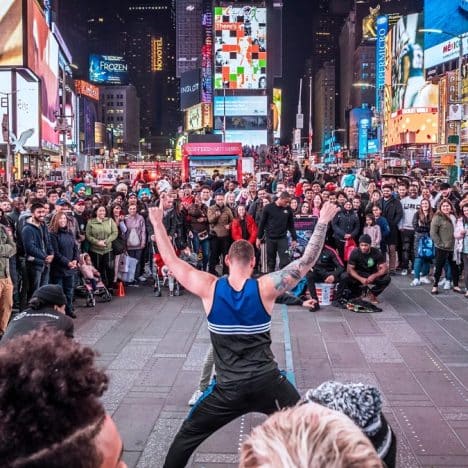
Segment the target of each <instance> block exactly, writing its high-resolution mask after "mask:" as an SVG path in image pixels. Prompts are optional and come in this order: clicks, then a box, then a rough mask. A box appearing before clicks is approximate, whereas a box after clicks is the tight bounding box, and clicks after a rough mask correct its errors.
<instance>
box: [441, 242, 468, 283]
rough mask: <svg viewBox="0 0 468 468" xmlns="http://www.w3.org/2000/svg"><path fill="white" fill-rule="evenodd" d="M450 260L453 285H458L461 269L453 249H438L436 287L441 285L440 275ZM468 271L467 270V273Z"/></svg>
mask: <svg viewBox="0 0 468 468" xmlns="http://www.w3.org/2000/svg"><path fill="white" fill-rule="evenodd" d="M446 262H448V263H449V265H450V270H451V271H452V281H453V287H457V286H458V282H459V280H460V270H459V269H458V265H457V264H456V262H455V261H454V260H453V251H452V250H442V249H437V248H436V252H435V270H434V287H435V288H437V286H439V281H440V277H441V275H442V270H443V268H444V265H445V263H446ZM466 274H467V273H466V272H465V275H466Z"/></svg>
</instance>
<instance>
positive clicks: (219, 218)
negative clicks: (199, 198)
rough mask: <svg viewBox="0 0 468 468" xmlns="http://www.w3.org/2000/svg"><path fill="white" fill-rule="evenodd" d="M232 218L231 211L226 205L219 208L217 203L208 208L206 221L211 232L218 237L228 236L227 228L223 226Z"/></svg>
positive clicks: (229, 222)
mask: <svg viewBox="0 0 468 468" xmlns="http://www.w3.org/2000/svg"><path fill="white" fill-rule="evenodd" d="M218 212H219V213H220V214H218ZM233 218H234V216H233V214H232V211H231V209H230V208H228V207H227V206H223V207H222V208H220V207H219V206H218V205H213V206H210V207H209V208H208V222H209V223H210V225H211V232H212V233H214V234H215V235H216V236H218V237H228V236H229V234H230V233H229V230H228V229H226V227H225V226H227V225H228V224H231V222H232V220H233Z"/></svg>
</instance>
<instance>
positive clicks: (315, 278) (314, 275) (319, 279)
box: [306, 270, 344, 299]
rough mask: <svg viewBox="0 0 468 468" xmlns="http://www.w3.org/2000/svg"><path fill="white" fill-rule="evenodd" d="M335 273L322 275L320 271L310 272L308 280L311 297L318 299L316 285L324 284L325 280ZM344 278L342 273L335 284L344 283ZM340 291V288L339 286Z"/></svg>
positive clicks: (307, 276)
mask: <svg viewBox="0 0 468 468" xmlns="http://www.w3.org/2000/svg"><path fill="white" fill-rule="evenodd" d="M332 274H333V273H327V274H321V273H319V272H318V271H314V270H312V271H309V272H308V273H307V275H306V279H307V287H308V288H309V292H310V297H311V298H313V299H317V290H316V289H315V284H316V283H324V282H325V280H326V279H327V278H328V277H329V276H330V275H332ZM343 276H344V273H342V274H341V275H340V276H339V277H338V278H335V284H336V283H338V284H339V283H340V281H342V279H343ZM338 289H339V286H338ZM335 299H339V298H338V297H335Z"/></svg>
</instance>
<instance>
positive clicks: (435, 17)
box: [424, 0, 468, 68]
mask: <svg viewBox="0 0 468 468" xmlns="http://www.w3.org/2000/svg"><path fill="white" fill-rule="evenodd" d="M424 27H425V28H430V29H440V30H442V31H447V32H448V33H450V34H451V35H455V36H458V35H460V34H464V33H467V32H468V1H466V0H443V1H442V2H441V1H440V0H425V1H424ZM424 45H425V49H426V50H425V52H424V59H425V65H426V68H430V67H434V66H436V65H439V64H441V63H443V62H447V61H448V60H453V59H457V58H458V55H459V50H460V49H459V47H460V42H459V40H458V39H457V38H455V37H451V36H449V35H447V34H438V33H425V37H424ZM463 50H464V51H465V54H466V51H467V50H468V35H466V37H465V38H464V49H463Z"/></svg>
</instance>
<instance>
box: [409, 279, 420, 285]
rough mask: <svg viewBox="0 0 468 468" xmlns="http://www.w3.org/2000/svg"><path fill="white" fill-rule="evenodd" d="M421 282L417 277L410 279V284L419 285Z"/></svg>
mask: <svg viewBox="0 0 468 468" xmlns="http://www.w3.org/2000/svg"><path fill="white" fill-rule="evenodd" d="M420 284H421V281H420V280H418V279H414V280H413V281H411V283H410V286H419V285H420Z"/></svg>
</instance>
